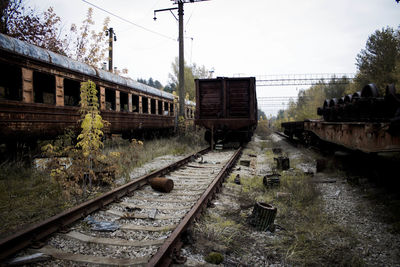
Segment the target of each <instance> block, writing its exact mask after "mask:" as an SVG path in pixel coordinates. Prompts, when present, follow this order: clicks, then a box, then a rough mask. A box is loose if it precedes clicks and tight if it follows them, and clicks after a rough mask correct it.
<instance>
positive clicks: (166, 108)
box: [163, 102, 169, 116]
mask: <svg viewBox="0 0 400 267" xmlns="http://www.w3.org/2000/svg"><path fill="white" fill-rule="evenodd" d="M168 113H169V112H168V102H164V113H163V114H164V115H165V116H168V115H169V114H168Z"/></svg>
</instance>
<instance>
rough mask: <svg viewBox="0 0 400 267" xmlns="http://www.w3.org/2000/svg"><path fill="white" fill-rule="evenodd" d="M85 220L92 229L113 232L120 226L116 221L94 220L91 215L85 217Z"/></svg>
mask: <svg viewBox="0 0 400 267" xmlns="http://www.w3.org/2000/svg"><path fill="white" fill-rule="evenodd" d="M85 221H86V222H87V223H88V224H90V225H92V230H93V231H100V232H114V231H116V230H118V229H119V228H120V225H119V224H118V223H116V222H105V221H96V220H95V219H93V218H92V217H91V216H88V217H86V219H85Z"/></svg>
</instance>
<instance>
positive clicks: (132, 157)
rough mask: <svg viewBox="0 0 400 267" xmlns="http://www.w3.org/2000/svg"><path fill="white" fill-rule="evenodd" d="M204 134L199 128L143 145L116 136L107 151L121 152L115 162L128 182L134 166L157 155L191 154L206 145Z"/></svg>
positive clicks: (107, 143)
mask: <svg viewBox="0 0 400 267" xmlns="http://www.w3.org/2000/svg"><path fill="white" fill-rule="evenodd" d="M203 135H204V131H203V130H198V131H193V132H190V133H189V132H188V133H186V134H181V135H179V136H174V137H170V138H159V139H153V140H149V141H143V142H142V145H135V143H136V144H137V143H138V142H141V141H136V140H134V141H133V142H129V141H128V140H123V139H122V138H115V139H114V140H110V141H106V143H105V151H106V154H110V153H111V152H114V153H115V152H118V153H120V157H118V158H115V162H114V163H113V164H115V165H116V169H117V170H118V172H117V176H121V177H123V178H124V179H125V182H128V181H129V180H130V173H131V172H132V170H133V169H134V168H137V167H140V166H142V165H143V164H145V163H146V162H149V161H151V160H153V159H155V158H157V157H160V156H165V155H173V156H179V155H185V154H190V153H194V152H196V151H198V150H200V149H201V148H202V147H205V146H206V145H207V144H206V143H205V141H203ZM132 144H133V145H132Z"/></svg>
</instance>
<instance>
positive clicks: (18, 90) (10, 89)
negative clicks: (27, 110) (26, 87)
mask: <svg viewBox="0 0 400 267" xmlns="http://www.w3.org/2000/svg"><path fill="white" fill-rule="evenodd" d="M0 99H7V100H17V101H21V100H22V71H21V68H20V67H16V66H12V65H8V64H4V63H0Z"/></svg>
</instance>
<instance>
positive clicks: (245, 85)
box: [226, 79, 250, 118]
mask: <svg viewBox="0 0 400 267" xmlns="http://www.w3.org/2000/svg"><path fill="white" fill-rule="evenodd" d="M226 90H227V100H226V101H227V112H228V117H230V118H249V115H250V110H249V109H250V83H249V79H229V80H227V86H226Z"/></svg>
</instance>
